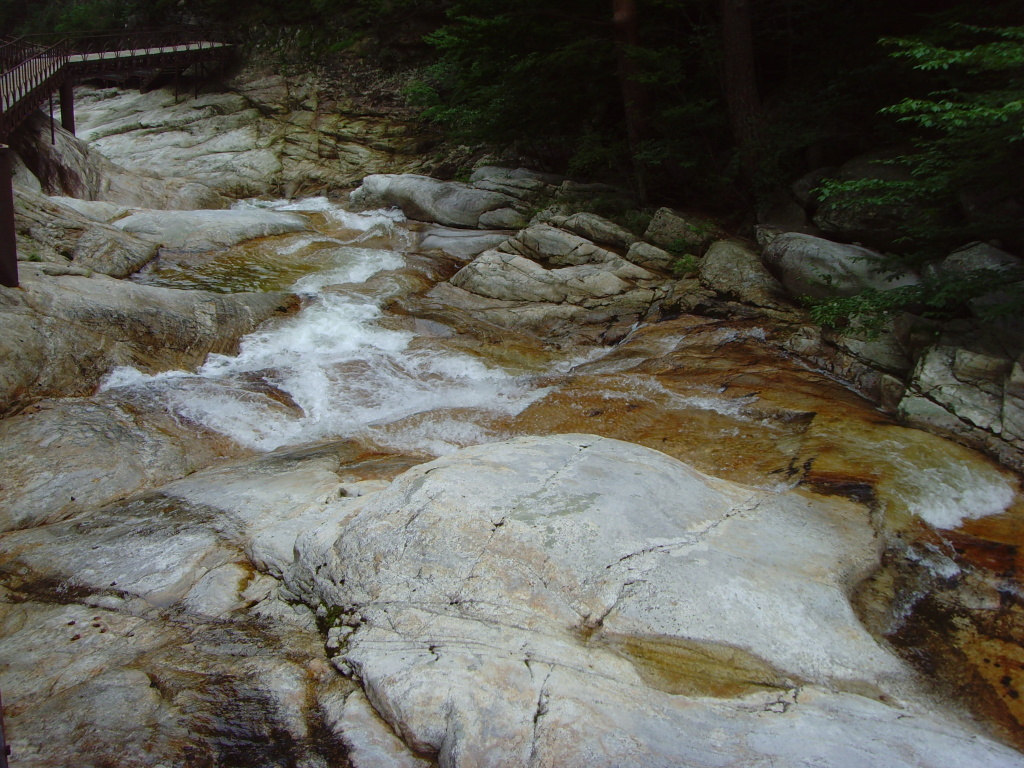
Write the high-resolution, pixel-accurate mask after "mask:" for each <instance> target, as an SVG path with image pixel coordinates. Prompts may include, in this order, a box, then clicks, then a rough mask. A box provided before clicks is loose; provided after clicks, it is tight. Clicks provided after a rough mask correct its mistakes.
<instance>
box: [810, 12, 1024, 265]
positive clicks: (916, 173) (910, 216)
mask: <svg viewBox="0 0 1024 768" xmlns="http://www.w3.org/2000/svg"><path fill="white" fill-rule="evenodd" d="M947 34H955V35H956V36H957V37H958V38H960V39H961V43H962V46H961V47H947V46H943V45H937V44H935V43H932V42H928V41H926V40H920V39H917V40H908V39H894V38H886V39H883V43H885V44H886V45H889V46H895V47H896V48H897V50H896V51H895V52H894V53H893V56H894V57H895V58H897V59H900V60H905V61H909V62H911V63H912V65H913V67H914V69H915V70H918V71H921V72H926V73H928V76H929V77H930V78H933V80H932V85H933V87H934V86H936V85H938V86H941V88H940V89H934V90H932V91H931V92H930V93H928V94H926V95H923V96H913V97H909V96H908V97H906V98H903V99H902V100H901V101H899V102H898V103H896V104H893V105H891V106H888V107H886V108H884V109H883V110H881V112H882V114H883V115H886V116H889V117H892V118H895V119H896V121H897V123H898V124H899V125H900V126H902V127H903V128H904V129H906V130H907V131H908V133H909V135H908V137H907V138H908V139H909V140H910V142H911V143H912V144H913V146H914V151H913V152H910V153H907V154H905V155H903V156H902V157H900V158H898V159H897V160H895V161H894V162H896V163H898V164H900V165H902V166H904V167H906V168H907V169H908V170H909V172H910V179H909V180H904V181H878V180H866V181H865V180H861V181H847V182H829V183H827V184H826V185H825V186H824V188H823V193H824V196H825V197H826V198H831V199H832V200H836V201H840V202H841V203H842V204H844V205H847V204H848V205H857V206H860V207H862V208H863V209H868V210H870V209H873V210H879V211H884V210H890V211H897V212H899V213H900V214H901V215H902V216H903V222H902V231H903V235H904V238H903V241H902V250H904V251H905V252H907V253H908V255H910V256H913V257H916V258H925V257H931V256H935V255H938V254H940V253H942V252H943V250H946V249H948V248H949V247H950V246H955V245H957V244H961V243H963V242H965V241H968V240H971V239H976V238H978V237H986V238H992V237H997V238H1002V239H1005V240H1008V241H1010V242H1012V243H1020V242H1021V238H1022V235H1024V231H1022V226H1021V225H1022V222H1021V211H1022V208H1021V203H1022V202H1024V179H1022V176H1021V174H1020V173H1019V169H1020V168H1021V167H1022V165H1024V142H1022V139H1024V45H1022V42H1024V27H1008V28H981V27H973V26H966V25H955V26H954V27H953V28H951V29H949V30H947Z"/></svg>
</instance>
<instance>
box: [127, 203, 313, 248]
mask: <svg viewBox="0 0 1024 768" xmlns="http://www.w3.org/2000/svg"><path fill="white" fill-rule="evenodd" d="M114 226H116V227H117V228H118V229H121V230H124V231H125V232H130V233H131V234H134V235H138V236H140V237H144V238H146V239H147V240H151V241H153V242H156V243H159V244H160V245H161V246H163V247H165V248H171V249H176V250H188V251H210V250H214V249H216V248H225V247H227V246H230V245H235V244H236V243H240V242H242V241H244V240H252V239H254V238H257V237H267V236H269V235H284V234H289V233H292V232H304V231H306V230H308V229H310V223H309V220H308V219H306V218H305V217H303V216H300V215H298V214H295V213H286V212H282V211H267V210H263V209H261V208H242V209H232V210H226V211H139V212H137V213H133V214H131V215H130V216H126V217H125V218H123V219H119V220H118V221H116V222H114Z"/></svg>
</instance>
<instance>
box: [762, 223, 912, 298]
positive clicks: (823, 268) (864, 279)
mask: <svg viewBox="0 0 1024 768" xmlns="http://www.w3.org/2000/svg"><path fill="white" fill-rule="evenodd" d="M761 258H762V259H764V263H765V264H766V265H767V266H768V267H769V269H771V270H772V271H773V272H774V273H775V274H776V275H778V276H779V279H780V280H781V281H782V284H783V285H784V286H785V287H786V290H788V291H789V293H790V295H792V296H794V297H800V296H810V297H813V298H829V297H833V296H854V295H856V294H858V293H861V292H862V291H864V290H865V289H868V288H871V289H874V290H879V291H884V290H887V289H890V288H899V287H901V286H906V285H915V284H917V282H919V279H918V277H917V276H916V275H914V274H913V273H905V274H901V275H894V274H893V273H892V271H891V270H890V269H889V268H888V267H887V266H886V265H885V264H884V261H883V258H884V257H883V256H882V254H880V253H879V252H878V251H872V250H870V249H868V248H862V247H860V246H857V245H846V244H844V243H835V242H832V241H831V240H824V239H822V238H820V237H813V236H811V235H804V234H800V233H795V232H790V233H785V234H782V235H779V236H778V237H776V238H775V239H774V240H772V242H771V243H770V244H769V245H768V247H766V248H765V249H764V252H763V253H762V254H761Z"/></svg>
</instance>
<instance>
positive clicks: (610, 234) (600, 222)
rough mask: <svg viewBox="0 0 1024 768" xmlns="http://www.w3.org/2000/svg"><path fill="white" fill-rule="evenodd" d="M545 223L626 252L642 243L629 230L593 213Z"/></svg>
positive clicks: (553, 218)
mask: <svg viewBox="0 0 1024 768" xmlns="http://www.w3.org/2000/svg"><path fill="white" fill-rule="evenodd" d="M545 223H546V224H550V225H551V226H553V227H558V228H559V229H564V230H567V231H569V232H572V233H574V234H576V235H579V236H580V237H584V238H586V239H587V240H590V241H591V242H594V243H600V244H601V245H610V246H611V247H612V248H621V249H623V250H626V249H628V248H629V247H630V246H632V245H633V244H634V243H638V242H640V238H639V237H637V236H636V235H634V234H633V233H632V232H630V231H629V230H628V229H625V228H624V227H620V226H619V225H618V224H616V223H615V222H614V221H609V220H608V219H605V218H603V217H601V216H598V215H596V214H593V213H574V214H573V215H571V216H552V217H551V218H549V219H548V220H547V221H546V222H545Z"/></svg>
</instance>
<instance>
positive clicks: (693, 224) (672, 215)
mask: <svg viewBox="0 0 1024 768" xmlns="http://www.w3.org/2000/svg"><path fill="white" fill-rule="evenodd" d="M720 235H721V232H720V230H719V228H718V227H717V226H716V225H715V224H714V223H712V222H710V221H708V220H706V219H702V218H699V217H696V216H684V215H682V214H680V213H677V212H676V211H673V210H672V209H671V208H659V209H658V210H657V211H656V212H655V214H654V218H652V219H651V223H650V224H648V225H647V231H646V232H645V233H644V240H646V241H647V242H649V243H653V244H654V245H657V246H660V247H661V248H667V249H669V250H672V251H678V252H685V251H703V250H704V248H706V247H707V246H708V244H709V243H711V242H712V241H713V240H714V239H715V238H717V237H719V236H720Z"/></svg>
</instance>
